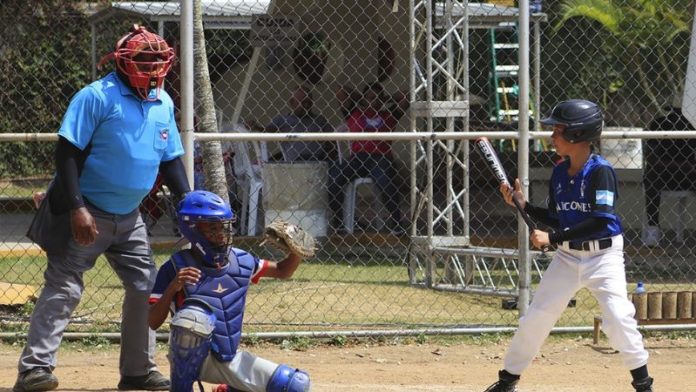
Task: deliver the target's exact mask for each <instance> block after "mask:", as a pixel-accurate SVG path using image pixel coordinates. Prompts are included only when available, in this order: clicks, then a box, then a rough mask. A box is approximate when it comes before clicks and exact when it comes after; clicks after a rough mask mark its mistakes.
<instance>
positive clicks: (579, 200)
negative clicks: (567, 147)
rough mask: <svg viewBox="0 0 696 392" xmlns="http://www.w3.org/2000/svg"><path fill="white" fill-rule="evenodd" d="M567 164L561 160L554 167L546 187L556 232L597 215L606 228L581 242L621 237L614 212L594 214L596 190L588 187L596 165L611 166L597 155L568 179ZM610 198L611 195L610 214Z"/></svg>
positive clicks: (617, 219)
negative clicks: (558, 229)
mask: <svg viewBox="0 0 696 392" xmlns="http://www.w3.org/2000/svg"><path fill="white" fill-rule="evenodd" d="M569 165H570V162H569V161H565V162H562V163H560V164H559V165H558V166H556V167H555V168H554V170H553V174H552V175H551V182H550V184H549V187H550V189H549V191H550V192H552V195H553V199H554V202H555V206H553V209H555V213H556V215H557V217H558V221H559V224H560V229H561V230H567V229H568V228H570V227H573V226H575V225H577V224H578V223H580V222H582V221H584V220H585V219H587V218H589V217H591V216H600V217H602V218H605V219H608V220H609V223H608V225H607V227H606V229H604V230H602V231H601V232H599V233H593V236H592V237H593V238H582V239H581V240H583V241H584V240H589V239H599V238H606V237H612V236H615V235H618V234H621V233H622V232H623V229H622V227H621V220H620V218H619V217H618V216H617V215H616V214H615V213H609V212H601V211H598V210H597V209H596V208H593V205H592V204H593V202H594V201H595V198H596V191H597V189H593V188H592V186H591V184H590V182H591V179H592V172H593V171H594V170H596V169H597V168H598V167H600V166H606V167H610V168H611V165H610V164H609V163H608V162H607V161H606V160H605V159H604V158H602V157H601V156H599V155H592V156H591V157H590V159H589V160H588V161H587V163H586V164H585V166H584V167H583V168H582V170H581V171H580V172H579V173H577V174H576V175H575V176H572V177H571V176H569V175H568V167H569ZM612 170H613V169H612ZM613 197H614V194H613V193H612V200H611V207H612V208H611V211H612V212H613V203H614V201H613ZM550 207H551V206H550Z"/></svg>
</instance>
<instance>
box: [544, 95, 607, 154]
mask: <svg viewBox="0 0 696 392" xmlns="http://www.w3.org/2000/svg"><path fill="white" fill-rule="evenodd" d="M541 123H542V124H544V125H563V126H564V129H563V134H562V136H563V139H565V140H567V141H568V142H569V143H578V142H586V141H592V140H597V139H599V136H600V135H601V134H602V128H603V127H604V118H603V116H602V109H601V108H600V107H599V105H597V104H596V103H594V102H590V101H586V100H584V99H571V100H568V101H563V102H561V103H559V104H558V105H556V106H555V107H554V108H553V110H551V115H550V116H548V117H546V118H544V119H542V120H541Z"/></svg>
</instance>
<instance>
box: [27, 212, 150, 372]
mask: <svg viewBox="0 0 696 392" xmlns="http://www.w3.org/2000/svg"><path fill="white" fill-rule="evenodd" d="M87 208H88V209H89V211H90V213H91V214H92V216H94V219H95V220H96V224H97V230H98V231H99V234H98V235H97V238H96V241H95V242H94V243H93V244H91V245H89V246H81V245H78V244H77V243H75V241H74V240H73V239H72V238H71V239H70V240H69V242H68V244H66V250H65V252H62V253H61V254H49V255H48V265H47V267H46V271H45V272H44V279H45V286H44V288H43V290H42V291H41V295H40V296H39V299H38V300H37V302H36V306H35V308H34V312H33V314H32V316H31V323H30V325H29V334H28V337H27V345H26V347H25V348H24V351H23V352H22V354H21V356H20V359H19V366H18V367H19V372H20V373H21V372H24V371H26V370H29V369H31V368H35V367H49V368H51V369H54V368H55V367H56V363H57V361H56V352H57V351H58V347H59V346H60V342H61V340H62V338H63V332H64V331H65V328H66V326H67V325H68V322H69V321H70V316H71V315H72V313H73V311H74V310H75V308H76V307H77V305H78V304H79V303H80V298H81V297H82V293H83V291H84V281H83V278H82V275H83V274H84V272H85V271H87V270H89V269H91V268H92V267H94V264H95V262H96V260H97V257H99V256H100V255H101V254H104V255H105V256H106V259H107V260H108V262H109V264H110V265H111V268H113V270H114V271H115V272H116V274H117V275H118V277H119V278H120V279H121V282H122V284H123V288H124V289H125V295H124V297H123V307H122V316H121V317H122V318H121V358H120V362H119V370H120V372H121V375H122V376H140V375H145V374H147V373H149V372H150V371H151V370H154V369H155V368H156V366H155V362H154V351H155V333H154V331H152V330H151V329H150V328H149V326H148V323H147V318H148V310H149V306H148V303H147V301H148V297H149V295H150V290H151V289H152V286H153V285H154V281H155V276H156V273H157V269H156V267H155V264H154V261H153V258H152V251H151V249H150V244H149V242H148V239H147V230H146V228H145V224H144V223H143V220H142V218H141V217H140V213H139V212H138V210H137V209H136V210H135V211H133V212H131V213H129V214H126V215H114V214H109V213H107V212H104V211H101V210H99V209H97V208H95V207H93V206H91V205H87ZM65 230H70V228H69V227H66V228H65Z"/></svg>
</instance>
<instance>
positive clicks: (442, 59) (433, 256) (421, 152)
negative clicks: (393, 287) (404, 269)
mask: <svg viewBox="0 0 696 392" xmlns="http://www.w3.org/2000/svg"><path fill="white" fill-rule="evenodd" d="M522 3H523V4H526V2H522ZM409 5H410V9H409V10H410V38H411V45H410V55H411V56H410V58H411V105H412V109H411V118H410V120H411V123H410V125H411V131H413V132H428V133H431V132H435V131H438V132H470V131H471V130H470V127H469V96H470V90H469V31H470V30H471V29H476V28H493V27H495V26H498V25H501V24H510V23H516V22H518V19H520V20H521V17H522V15H520V12H519V11H518V9H517V8H511V7H501V6H495V5H493V4H485V3H468V2H467V1H453V0H445V1H437V2H436V1H433V0H420V1H416V0H411V1H410V4H409ZM525 14H526V15H527V18H528V13H525ZM545 19H546V15H544V14H535V15H534V16H533V17H532V21H533V24H532V28H533V29H534V33H535V35H534V39H535V45H534V46H535V50H534V60H535V61H534V64H535V72H534V83H533V84H534V93H533V94H532V95H533V96H534V97H535V98H536V99H535V103H534V107H535V112H536V113H539V98H538V97H539V83H538V81H539V68H538V64H539V53H540V51H539V23H540V22H541V21H544V20H545ZM527 20H529V19H527ZM529 26H530V24H529V23H526V24H523V23H520V30H521V33H522V34H521V35H522V36H523V37H526V38H527V39H528V37H529V35H528V33H529ZM525 33H526V36H524V34H525ZM528 48H529V45H528V40H527V45H526V46H522V43H521V50H520V53H521V52H522V50H525V49H527V50H528ZM524 60H525V59H524V58H523V57H522V55H521V57H520V67H521V68H520V70H521V72H520V84H522V83H526V86H525V87H526V88H521V89H524V90H525V91H529V89H528V86H529V77H528V75H529V72H528V70H529V57H528V55H527V57H526V68H525V67H524V66H525V64H523V61H524ZM525 71H526V72H527V73H526V75H527V77H526V78H525V77H523V75H522V73H523V72H525ZM528 95H529V94H528ZM528 95H527V96H528ZM524 105H525V106H524V107H522V102H521V103H520V108H519V110H520V112H519V113H520V118H521V119H522V118H523V116H527V117H526V121H522V120H520V133H519V135H518V136H519V137H520V139H521V140H523V141H521V142H520V143H523V142H524V143H526V141H527V140H528V136H527V131H523V127H527V126H528V119H529V117H528V114H529V106H528V105H527V103H526V102H525V103H524ZM524 137H526V138H527V139H524ZM526 151H527V150H526V149H520V162H519V163H520V168H525V169H526V168H528V157H527V154H526ZM523 154H524V156H522V155H523ZM411 156H412V159H411V209H412V210H411V216H412V218H413V220H414V222H419V223H420V222H421V221H424V222H425V223H424V224H414V225H413V227H412V229H411V238H412V247H411V251H410V252H409V260H408V268H409V278H410V283H411V284H413V285H422V286H424V287H427V288H433V289H442V290H456V291H465V292H477V293H485V294H493V295H515V294H516V293H517V289H518V287H522V286H525V287H527V286H528V285H525V284H522V285H520V284H519V283H518V281H519V282H521V281H522V279H525V280H528V275H529V271H531V268H532V264H533V266H534V268H535V269H536V271H538V272H540V269H539V267H538V265H537V263H536V255H538V253H532V252H529V249H528V246H527V241H526V233H525V232H522V233H521V235H524V241H520V246H519V250H515V251H512V250H510V249H496V248H477V247H473V246H471V242H470V230H471V227H470V221H471V219H470V218H471V217H470V207H471V206H470V183H469V182H470V176H469V169H470V167H469V163H470V151H469V142H468V140H459V141H455V140H446V141H443V140H437V141H434V140H428V141H419V142H413V143H412V144H411ZM434 157H443V158H442V159H441V160H440V159H438V160H437V162H436V161H435V160H434ZM440 171H442V172H444V181H445V189H446V191H445V195H444V197H440V198H436V197H434V194H433V182H434V179H435V177H436V173H437V172H440ZM527 171H528V170H523V172H524V173H526V172H527ZM455 176H461V181H454V179H455ZM525 176H526V175H525ZM455 184H457V185H455ZM436 199H438V200H437V201H436ZM458 224H461V227H456V226H455V225H458ZM436 228H437V234H436ZM523 242H524V244H523ZM532 255H533V256H534V257H530V256H532ZM518 260H522V261H523V263H522V264H521V265H520V266H519V268H518V264H517V261H518ZM529 260H531V263H529V262H526V261H529ZM438 268H439V269H440V270H439V271H438ZM520 268H521V269H520ZM495 269H501V270H502V274H503V275H504V276H503V278H504V279H503V282H505V285H504V286H501V285H500V284H498V283H497V281H496V278H495V277H496V276H498V275H500V271H498V272H496V271H494V270H495ZM525 271H526V272H525ZM517 277H519V279H518V278H517ZM498 282H499V281H498Z"/></svg>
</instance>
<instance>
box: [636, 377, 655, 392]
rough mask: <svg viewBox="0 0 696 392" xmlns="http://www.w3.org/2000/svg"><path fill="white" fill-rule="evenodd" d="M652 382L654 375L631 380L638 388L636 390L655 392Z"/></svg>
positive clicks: (639, 391)
mask: <svg viewBox="0 0 696 392" xmlns="http://www.w3.org/2000/svg"><path fill="white" fill-rule="evenodd" d="M652 384H653V378H652V377H645V378H643V379H640V380H635V381H633V382H631V385H633V388H635V389H636V392H653V389H652Z"/></svg>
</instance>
